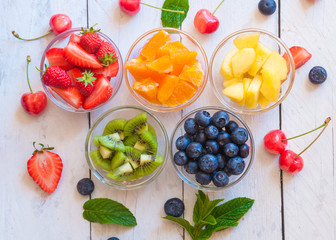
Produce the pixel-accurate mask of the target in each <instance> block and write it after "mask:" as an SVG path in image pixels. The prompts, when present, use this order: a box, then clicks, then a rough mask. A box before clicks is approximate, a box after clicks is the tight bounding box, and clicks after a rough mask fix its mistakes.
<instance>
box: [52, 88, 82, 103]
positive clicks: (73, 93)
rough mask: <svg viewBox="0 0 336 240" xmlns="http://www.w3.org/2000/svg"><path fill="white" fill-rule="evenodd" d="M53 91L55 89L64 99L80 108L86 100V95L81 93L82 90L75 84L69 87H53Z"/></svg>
mask: <svg viewBox="0 0 336 240" xmlns="http://www.w3.org/2000/svg"><path fill="white" fill-rule="evenodd" d="M51 89H52V90H53V91H55V92H56V93H57V94H58V95H59V96H60V97H61V98H62V99H63V100H64V101H66V102H67V103H69V104H70V105H71V106H73V107H74V108H79V107H80V106H82V104H83V102H84V96H83V95H82V94H81V93H80V91H79V90H78V89H77V88H76V87H73V86H70V87H68V88H58V87H51Z"/></svg>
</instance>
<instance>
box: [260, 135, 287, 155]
mask: <svg viewBox="0 0 336 240" xmlns="http://www.w3.org/2000/svg"><path fill="white" fill-rule="evenodd" d="M284 139H286V135H285V133H284V132H283V131H281V130H273V131H270V132H269V133H267V134H266V135H265V137H264V146H265V149H266V150H267V151H268V152H270V153H274V154H279V153H282V152H283V151H285V149H286V146H287V141H283V140H284Z"/></svg>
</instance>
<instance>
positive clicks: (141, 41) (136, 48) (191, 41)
mask: <svg viewBox="0 0 336 240" xmlns="http://www.w3.org/2000/svg"><path fill="white" fill-rule="evenodd" d="M161 30H164V31H166V32H168V33H169V34H170V36H171V38H172V41H180V42H182V43H183V44H184V45H185V46H186V47H187V48H188V49H189V50H190V51H196V52H197V58H196V59H197V60H198V61H199V62H200V64H201V66H202V69H203V72H204V77H203V83H202V85H201V86H200V87H199V88H198V90H197V92H196V93H195V95H194V96H193V97H192V98H190V99H189V100H188V101H186V102H185V103H183V104H180V105H178V106H175V107H169V106H165V105H160V104H153V103H150V102H149V101H147V100H146V99H145V98H143V97H142V96H140V95H139V94H138V93H136V92H135V91H134V90H133V88H132V86H133V84H134V82H135V79H134V77H133V76H132V75H131V74H130V73H129V71H128V70H127V69H126V67H124V75H125V81H126V85H127V87H128V89H129V90H130V92H131V94H132V95H133V97H134V98H135V100H136V101H137V102H139V103H140V104H141V105H143V106H144V107H146V108H148V109H150V110H153V111H157V112H174V111H178V110H181V109H183V108H185V107H187V106H189V105H190V104H192V103H193V102H195V101H196V99H197V98H198V97H199V96H200V95H201V93H202V92H203V90H204V88H205V85H206V83H207V80H208V58H207V56H206V53H205V51H204V49H203V47H202V46H201V44H200V43H199V42H198V41H197V40H196V39H195V38H194V37H192V36H191V35H190V34H188V33H186V32H185V31H182V30H180V29H175V28H168V27H162V28H156V29H153V30H150V31H148V32H146V33H144V34H142V35H141V36H140V37H139V38H138V39H137V40H135V42H134V43H133V44H132V46H131V47H130V49H129V51H128V53H127V55H126V59H125V65H126V63H127V62H128V61H129V60H131V59H133V58H134V57H138V56H139V52H140V50H141V49H142V47H143V46H144V45H145V44H146V43H147V41H148V40H149V39H150V38H152V37H153V35H154V34H156V33H157V32H159V31H161Z"/></svg>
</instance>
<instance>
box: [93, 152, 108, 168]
mask: <svg viewBox="0 0 336 240" xmlns="http://www.w3.org/2000/svg"><path fill="white" fill-rule="evenodd" d="M89 154H90V157H91V159H92V161H93V163H94V164H95V165H96V166H97V167H99V168H101V169H104V170H106V171H111V160H109V159H104V158H103V157H102V155H100V153H99V150H94V151H91V152H90V153H89Z"/></svg>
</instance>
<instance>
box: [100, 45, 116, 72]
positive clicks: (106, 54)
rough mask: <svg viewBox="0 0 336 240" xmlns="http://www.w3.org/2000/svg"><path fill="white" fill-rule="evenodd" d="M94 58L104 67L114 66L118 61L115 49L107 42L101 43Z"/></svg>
mask: <svg viewBox="0 0 336 240" xmlns="http://www.w3.org/2000/svg"><path fill="white" fill-rule="evenodd" d="M96 56H97V57H98V59H99V62H101V63H102V65H103V66H104V67H107V66H108V65H110V64H115V63H116V61H117V60H118V57H117V55H116V52H115V49H114V48H113V47H112V45H111V44H110V43H109V42H102V44H101V46H100V48H99V50H98V51H97V52H96Z"/></svg>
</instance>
